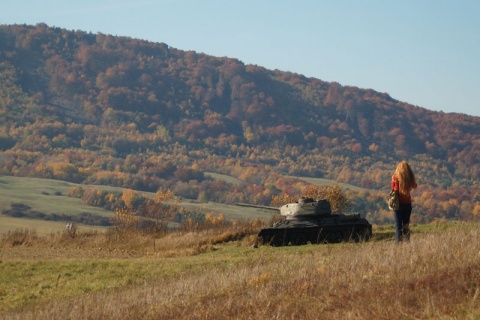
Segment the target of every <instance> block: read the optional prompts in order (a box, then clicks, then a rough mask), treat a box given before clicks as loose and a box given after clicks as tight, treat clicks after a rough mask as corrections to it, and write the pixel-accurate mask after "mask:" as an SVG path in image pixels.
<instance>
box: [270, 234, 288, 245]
mask: <svg viewBox="0 0 480 320" xmlns="http://www.w3.org/2000/svg"><path fill="white" fill-rule="evenodd" d="M284 242H285V241H284V237H283V236H280V235H274V236H272V238H271V239H270V245H271V246H272V247H281V246H283V245H284Z"/></svg>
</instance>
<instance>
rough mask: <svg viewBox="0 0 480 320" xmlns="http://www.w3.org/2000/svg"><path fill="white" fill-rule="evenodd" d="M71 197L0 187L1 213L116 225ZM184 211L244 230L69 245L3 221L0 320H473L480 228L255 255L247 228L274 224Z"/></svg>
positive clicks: (56, 227) (92, 234)
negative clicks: (19, 210)
mask: <svg viewBox="0 0 480 320" xmlns="http://www.w3.org/2000/svg"><path fill="white" fill-rule="evenodd" d="M216 178H217V179H228V177H224V176H216ZM72 186H75V184H71V183H66V182H61V181H56V180H44V179H34V178H15V177H0V195H1V197H0V209H3V208H7V207H9V206H10V203H11V202H20V203H25V204H28V205H30V206H32V207H33V208H34V209H35V210H44V211H45V212H62V213H67V214H79V213H80V212H83V211H85V210H88V211H90V212H93V213H96V214H100V215H111V214H112V213H110V212H107V211H104V210H103V209H98V208H93V207H89V206H85V205H83V204H82V202H81V200H79V199H76V198H70V197H67V196H66V193H67V190H68V188H70V187H72ZM97 187H98V186H97ZM183 205H185V206H188V205H189V206H191V208H200V209H202V210H206V211H207V212H209V211H214V210H218V211H219V212H225V216H226V217H229V218H235V217H239V215H240V214H243V217H245V218H246V219H245V220H242V221H238V223H234V224H218V225H215V226H211V228H210V229H191V230H177V231H172V232H167V233H165V234H162V235H151V234H145V233H141V232H138V231H135V230H127V231H125V230H124V231H118V230H116V229H115V228H104V227H95V226H85V225H78V230H77V232H76V234H75V235H74V236H72V234H69V233H68V232H67V231H66V230H65V224H64V223H62V222H52V221H40V220H31V219H19V218H11V217H7V216H2V215H0V284H1V286H0V318H1V319H480V297H479V295H480V231H479V228H478V227H479V225H478V223H473V222H462V223H460V222H447V221H445V220H443V221H441V220H440V221H436V222H435V223H431V224H426V225H416V226H413V228H412V229H413V235H412V239H411V241H410V242H408V243H403V244H400V245H397V244H395V242H394V241H393V226H391V225H390V226H374V237H373V239H372V240H371V241H369V242H361V243H339V244H321V245H310V244H309V245H305V246H298V247H291V246H288V247H275V248H274V247H270V246H260V247H259V248H258V249H253V248H252V247H251V246H252V244H253V242H254V241H255V236H256V233H257V232H258V231H259V229H260V226H259V225H258V224H255V223H254V221H255V220H256V218H258V216H259V215H264V217H266V218H267V219H268V218H269V217H270V216H271V213H269V212H267V211H265V212H262V210H260V211H259V210H255V209H252V210H251V211H249V210H248V209H249V208H242V209H241V211H240V209H239V207H238V208H237V207H235V206H225V207H223V206H222V205H220V204H215V203H207V204H199V203H195V202H183ZM237 210H238V211H237ZM257 222H258V220H257Z"/></svg>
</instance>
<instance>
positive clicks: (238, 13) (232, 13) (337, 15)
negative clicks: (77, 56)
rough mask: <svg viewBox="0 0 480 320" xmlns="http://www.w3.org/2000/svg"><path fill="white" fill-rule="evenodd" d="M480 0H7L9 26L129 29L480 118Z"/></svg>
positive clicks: (1, 1)
mask: <svg viewBox="0 0 480 320" xmlns="http://www.w3.org/2000/svg"><path fill="white" fill-rule="evenodd" d="M479 17H480V1H479V0H135V1H132V0H81V1H78V0H77V1H71V0H42V1H38V0H0V24H28V25H35V24H37V23H45V24H47V25H48V26H51V27H59V28H62V29H67V30H80V31H86V32H92V33H94V34H96V33H103V34H110V35H114V36H127V37H132V38H137V39H142V40H148V41H151V42H163V43H166V44H167V45H169V46H170V47H173V48H176V49H180V50H185V51H196V52H198V53H205V54H208V55H212V56H216V57H229V58H236V59H238V60H240V61H242V62H243V63H245V64H254V65H258V66H262V67H265V68H267V69H271V70H274V69H277V70H280V71H289V72H294V73H298V74H302V75H305V76H306V77H311V78H317V79H320V80H323V81H328V82H338V83H340V84H341V85H344V86H355V87H359V88H362V89H373V90H375V91H378V92H384V93H387V94H389V95H390V96H391V97H392V98H394V99H397V100H400V101H403V102H406V103H409V104H412V105H416V106H419V107H423V108H426V109H429V110H434V111H443V112H445V113H451V112H457V113H464V114H468V115H473V116H480V18H479Z"/></svg>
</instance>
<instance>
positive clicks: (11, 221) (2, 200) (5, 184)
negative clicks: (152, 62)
mask: <svg viewBox="0 0 480 320" xmlns="http://www.w3.org/2000/svg"><path fill="white" fill-rule="evenodd" d="M210 175H212V176H213V177H215V178H217V179H223V180H228V181H231V182H233V183H234V182H235V181H234V180H232V179H233V178H231V177H230V178H229V177H228V176H224V175H218V174H213V173H211V174H210ZM75 186H77V184H74V183H70V182H65V181H59V180H51V179H39V178H23V177H11V176H0V212H1V211H2V210H4V209H9V208H10V205H11V204H12V203H23V204H26V205H28V206H30V207H32V209H33V210H37V211H40V212H43V213H63V214H67V215H76V214H79V213H82V212H89V213H92V214H96V215H100V216H106V217H111V216H112V212H110V211H107V210H104V209H102V208H97V207H92V206H87V205H85V204H84V203H83V201H81V200H80V199H77V198H72V197H68V196H67V191H68V189H70V188H72V187H75ZM82 186H83V185H82ZM83 187H84V188H89V187H91V188H96V189H106V190H111V191H119V192H122V191H123V189H122V188H114V187H107V186H93V185H92V186H83ZM145 194H147V195H150V196H151V197H154V194H153V193H145ZM181 205H182V206H183V207H185V208H187V209H190V210H197V211H200V212H204V213H208V212H211V213H215V214H219V213H222V214H223V215H224V216H225V218H226V219H229V220H242V219H253V218H263V219H267V220H268V219H270V218H271V216H272V213H271V212H270V211H267V210H258V209H254V208H245V207H238V206H229V205H223V204H220V203H215V202H208V203H199V202H197V201H193V200H189V199H183V201H182V204H181ZM64 226H65V223H63V222H49V221H39V220H31V219H18V218H10V217H7V216H5V215H2V214H0V235H2V234H5V233H6V232H8V231H14V230H16V229H17V228H27V229H30V228H35V229H37V231H38V233H39V234H48V233H50V232H52V231H57V230H59V228H64Z"/></svg>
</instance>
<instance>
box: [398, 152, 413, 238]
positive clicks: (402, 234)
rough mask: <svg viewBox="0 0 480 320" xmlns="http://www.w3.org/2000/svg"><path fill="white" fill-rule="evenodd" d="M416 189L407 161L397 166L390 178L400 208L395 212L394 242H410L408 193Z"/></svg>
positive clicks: (410, 207)
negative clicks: (397, 196)
mask: <svg viewBox="0 0 480 320" xmlns="http://www.w3.org/2000/svg"><path fill="white" fill-rule="evenodd" d="M416 187H417V181H416V180H415V174H414V173H413V171H412V168H410V165H409V164H408V163H407V161H402V162H400V163H399V164H398V165H397V169H396V170H395V173H394V174H393V176H392V189H394V190H397V191H398V194H399V198H400V206H399V208H398V210H396V211H395V240H396V241H397V243H398V242H400V241H403V240H410V228H409V226H408V225H409V223H410V215H411V214H412V196H411V195H410V191H412V189H415V188H416Z"/></svg>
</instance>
